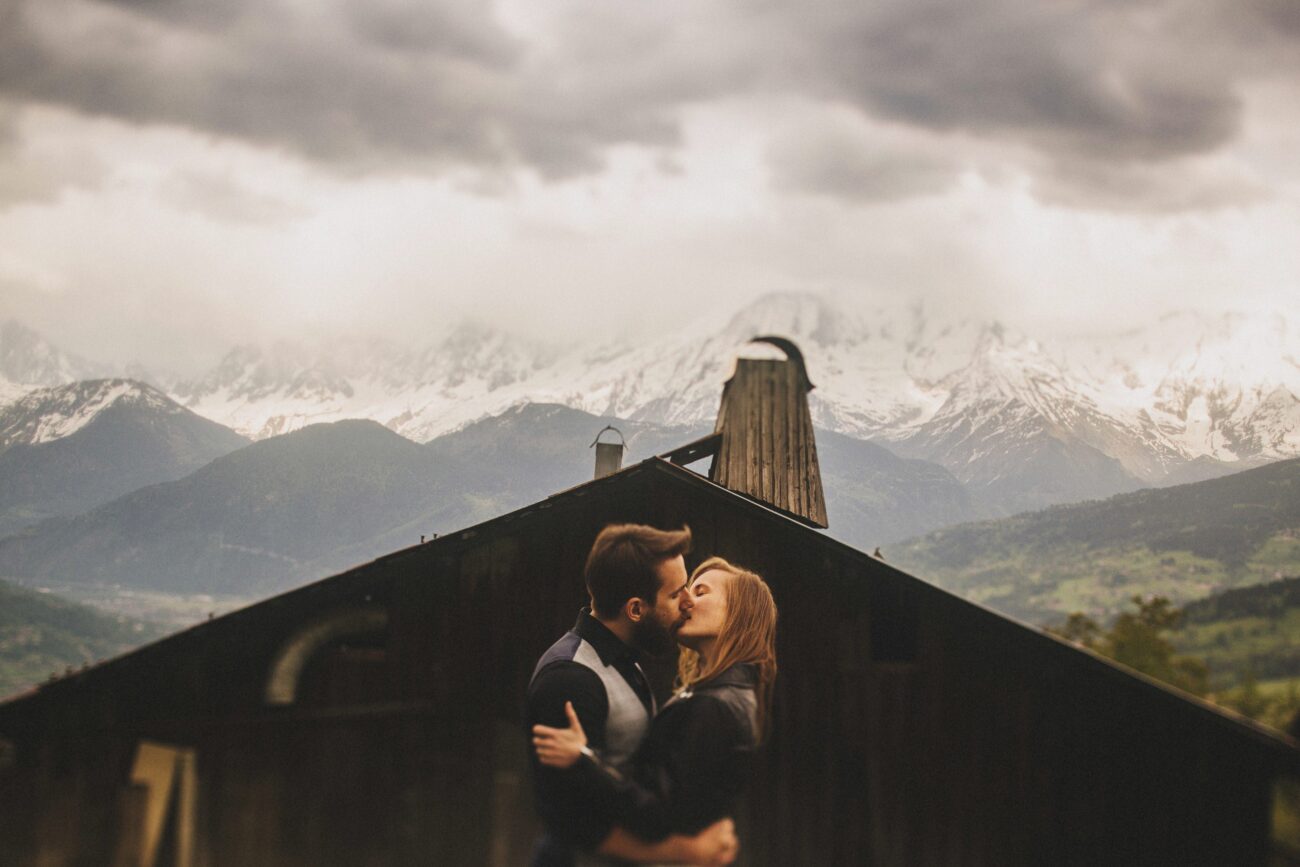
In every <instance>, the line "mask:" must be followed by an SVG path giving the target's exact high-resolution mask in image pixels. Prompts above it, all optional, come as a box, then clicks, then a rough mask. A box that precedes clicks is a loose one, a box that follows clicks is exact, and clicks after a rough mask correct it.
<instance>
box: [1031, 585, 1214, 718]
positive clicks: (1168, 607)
mask: <svg viewBox="0 0 1300 867" xmlns="http://www.w3.org/2000/svg"><path fill="white" fill-rule="evenodd" d="M1132 601H1133V603H1134V604H1135V605H1137V611H1136V612H1130V611H1125V612H1122V613H1121V614H1120V615H1119V616H1118V617H1116V618H1115V622H1114V623H1113V624H1112V625H1111V628H1110V629H1109V630H1106V631H1103V630H1102V629H1101V627H1100V626H1099V625H1098V624H1097V622H1096V621H1095V620H1093V619H1092V618H1091V617H1088V616H1087V615H1086V614H1083V613H1082V612H1078V611H1076V612H1075V613H1073V614H1071V615H1070V616H1069V618H1068V619H1067V620H1066V621H1065V623H1064V624H1062V625H1061V626H1055V627H1049V628H1048V630H1047V631H1048V632H1050V633H1052V634H1053V635H1057V636H1059V637H1061V638H1064V639H1066V640H1067V641H1073V642H1074V643H1076V644H1080V645H1082V646H1084V647H1087V648H1089V649H1090V650H1094V651H1096V652H1097V653H1100V654H1101V655H1103V656H1107V657H1110V658H1111V659H1113V660H1115V661H1116V662H1119V663H1123V664H1124V665H1127V666H1128V667H1129V668H1132V669H1135V670H1137V671H1140V672H1142V673H1143V674H1145V675H1148V676H1149V677H1154V678H1156V679H1157V680H1163V681H1164V682H1165V683H1169V684H1172V685H1174V686H1176V687H1178V688H1179V689H1182V690H1185V691H1187V692H1190V693H1192V694H1193V695H1205V693H1206V690H1207V689H1208V687H1209V669H1208V668H1207V667H1206V665H1205V662H1204V661H1202V660H1200V659H1196V658H1194V657H1190V656H1177V655H1175V654H1174V646H1173V645H1172V644H1170V643H1169V640H1168V639H1167V638H1166V637H1165V633H1166V632H1168V631H1169V630H1171V629H1173V628H1174V627H1176V626H1177V625H1178V623H1179V621H1180V620H1181V619H1182V616H1183V615H1182V612H1181V611H1179V610H1178V609H1176V608H1174V607H1173V605H1172V604H1171V603H1170V601H1169V600H1168V599H1166V598H1165V597H1163V596H1153V597H1151V598H1150V599H1143V598H1142V597H1141V596H1134V597H1133V600H1132Z"/></svg>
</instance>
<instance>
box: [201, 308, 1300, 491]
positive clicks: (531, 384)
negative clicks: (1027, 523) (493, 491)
mask: <svg viewBox="0 0 1300 867" xmlns="http://www.w3.org/2000/svg"><path fill="white" fill-rule="evenodd" d="M766 333H774V334H781V335H785V336H787V337H790V338H792V339H794V340H795V341H796V342H797V343H798V344H799V345H800V346H801V347H802V349H803V352H804V355H805V358H806V359H807V360H808V365H809V372H810V375H811V377H812V379H813V382H814V383H816V384H817V386H818V387H817V389H816V390H815V391H814V392H813V394H812V397H811V403H812V409H813V413H814V418H815V420H816V422H817V423H818V424H819V425H821V426H823V427H826V428H829V429H831V430H835V431H837V432H841V433H846V434H850V435H854V436H858V437H866V438H876V439H881V440H884V441H887V442H889V443H892V444H895V445H896V446H898V447H899V448H900V450H902V451H904V452H909V453H924V454H922V455H921V456H927V457H930V458H931V459H937V460H941V461H942V462H944V463H945V465H946V466H948V467H949V468H950V469H952V470H953V471H954V472H957V473H958V475H959V476H961V475H962V474H963V473H966V474H971V473H974V474H975V475H978V465H979V463H980V461H981V460H982V459H983V458H982V456H984V455H986V454H987V453H989V452H990V450H992V451H994V452H996V451H1001V450H1004V449H1006V448H1011V445H1012V444H1014V442H1016V441H1017V440H1019V441H1021V442H1028V441H1030V440H1034V439H1035V438H1037V437H1047V438H1051V439H1054V440H1057V441H1058V442H1060V443H1064V444H1066V445H1067V446H1068V449H1067V450H1074V452H1072V453H1073V454H1075V456H1076V457H1079V456H1080V455H1082V454H1083V453H1084V451H1088V450H1090V451H1093V452H1097V453H1099V454H1100V455H1102V456H1105V457H1106V458H1109V459H1111V460H1112V461H1114V462H1117V464H1118V466H1119V467H1120V468H1121V470H1122V473H1124V474H1126V475H1127V476H1128V477H1131V481H1132V483H1133V484H1135V485H1136V484H1139V483H1159V482H1161V481H1162V480H1165V479H1167V478H1171V477H1173V475H1175V474H1176V471H1177V470H1178V469H1179V467H1181V466H1182V465H1183V464H1185V463H1187V462H1188V461H1194V460H1197V459H1203V460H1209V461H1211V462H1214V463H1218V464H1223V465H1224V466H1225V467H1230V466H1233V465H1240V466H1243V467H1244V466H1248V465H1253V464H1255V463H1259V462H1262V461H1267V460H1275V459H1278V458H1282V457H1289V456H1294V455H1295V454H1297V453H1300V444H1298V443H1297V439H1298V438H1300V433H1298V431H1300V421H1298V420H1297V413H1298V412H1300V410H1298V409H1297V399H1296V395H1297V394H1300V362H1297V357H1300V334H1298V333H1297V330H1296V328H1295V327H1294V326H1292V325H1291V324H1290V323H1288V322H1287V321H1286V320H1285V318H1284V317H1282V316H1281V315H1280V314H1278V315H1273V316H1268V317H1254V318H1252V317H1245V316H1240V315H1234V316H1224V317H1204V316H1198V315H1195V314H1175V315H1171V316H1168V317H1165V318H1163V319H1161V320H1159V321H1157V322H1156V323H1154V324H1153V325H1152V326H1151V327H1149V328H1144V329H1140V330H1132V331H1129V332H1124V333H1119V334H1114V335H1080V336H1078V337H1074V338H1069V339H1056V340H1054V341H1053V342H1052V343H1051V344H1044V343H1043V342H1040V341H1039V340H1036V339H1034V338H1031V337H1029V336H1026V335H1023V334H1019V333H1017V332H1015V331H1013V330H1010V329H1007V328H1004V327H1003V326H1001V325H999V324H997V323H993V322H984V321H980V320H977V319H971V318H959V317H953V316H950V315H947V314H946V313H944V312H936V311H933V310H927V309H925V308H924V307H922V306H919V305H913V306H910V307H898V308H874V309H871V308H864V307H861V306H859V305H857V304H855V303H853V302H852V301H851V300H846V299H844V298H835V297H829V296H815V295H801V294H776V295H768V296H765V297H762V298H760V299H758V300H757V301H755V302H753V303H752V304H750V305H748V306H747V307H745V308H743V309H741V310H739V311H737V312H735V313H734V314H733V315H731V316H730V317H729V318H727V319H725V320H723V321H710V320H708V319H705V318H693V319H691V320H690V321H687V322H684V323H683V327H682V328H681V329H679V330H678V331H676V332H675V333H673V334H670V335H667V336H665V337H662V338H659V339H656V340H652V341H644V342H635V341H631V342H629V341H626V340H611V341H605V342H603V343H591V344H585V345H581V344H580V345H549V344H545V343H542V342H538V341H531V340H524V339H521V338H518V337H515V336H513V335H509V334H506V333H503V332H501V331H499V330H496V329H493V328H490V327H488V326H485V325H481V324H465V325H462V326H460V327H458V328H456V329H454V330H453V331H451V332H450V333H448V334H446V335H444V336H442V337H441V338H440V339H438V340H437V341H435V342H433V343H431V344H430V345H429V346H428V347H426V348H424V349H422V350H419V351H411V350H407V349H403V348H399V347H396V346H393V345H390V344H386V343H383V342H381V341H355V342H343V343H336V344H332V345H331V346H330V347H328V350H327V351H323V350H316V351H312V350H309V349H306V348H304V347H298V346H289V345H287V344H279V345H277V346H274V347H271V348H270V349H267V350H262V349H258V348H256V347H244V348H241V349H237V350H235V351H233V352H231V353H230V355H228V356H227V357H226V359H225V360H223V361H222V363H221V364H220V365H219V366H218V367H217V368H216V369H215V370H214V371H213V372H212V373H211V374H209V375H208V376H207V377H205V378H204V379H203V380H200V381H198V382H196V383H192V384H190V385H187V386H183V387H180V388H178V389H177V390H176V395H177V397H178V399H180V400H181V401H182V402H183V403H185V404H186V405H187V406H189V407H190V408H192V409H194V410H195V411H196V412H199V413H200V414H202V415H206V416H208V417H210V418H213V419H215V420H217V421H220V422H222V423H223V424H226V425H229V426H231V427H233V428H235V429H236V430H238V431H240V432H241V433H244V434H246V435H249V436H252V437H254V438H263V437H266V436H271V435H273V434H276V433H282V432H285V431H288V430H293V429H296V428H299V427H302V426H304V425H306V424H310V423H312V422H316V421H334V420H338V419H342V418H350V417H365V418H372V419H375V420H378V421H380V422H382V423H383V424H385V425H387V426H389V427H390V428H392V429H394V430H396V431H397V432H399V433H401V434H403V435H404V436H407V437H409V438H411V439H415V440H417V441H427V440H430V439H432V438H433V437H435V436H438V435H439V434H442V433H445V432H447V431H450V430H455V429H458V428H460V427H463V426H464V425H466V424H468V423H470V422H472V421H474V420H476V419H479V418H483V417H485V416H489V415H494V414H497V413H499V412H502V411H504V410H505V409H508V408H510V407H512V406H517V405H519V404H521V403H524V402H529V401H532V402H553V403H560V404H564V405H567V406H571V407H573V408H575V409H581V410H584V411H587V412H591V413H594V414H601V415H614V416H618V417H622V418H632V419H644V420H648V421H655V422H660V423H667V424H700V423H707V422H709V421H711V420H712V418H713V416H714V414H715V413H716V410H717V404H718V399H719V396H720V393H721V388H722V384H723V382H725V380H726V379H727V377H728V376H729V374H730V371H731V368H732V365H733V363H734V359H735V357H736V356H737V355H738V354H740V353H744V352H756V353H760V354H761V353H774V352H775V350H772V349H770V348H764V347H747V346H746V343H747V341H749V339H750V338H752V337H754V336H757V335H760V334H766ZM1026 426H1027V427H1026ZM963 431H966V433H962V432H963ZM971 432H977V433H975V434H972V433H971ZM999 437H1001V438H1003V439H1004V440H1005V443H1004V444H998V443H997V442H995V440H997V439H998V438H999ZM909 443H910V444H911V446H910V447H909V445H908V444H909ZM1011 451H1014V449H1013V448H1012V449H1011ZM1092 459H1093V458H1092V457H1089V458H1088V459H1087V460H1084V461H1083V464H1084V465H1090V463H1089V462H1090V461H1092ZM971 465H975V468H974V469H969V470H967V469H965V468H968V467H970V466H971ZM1225 471H1226V470H1225Z"/></svg>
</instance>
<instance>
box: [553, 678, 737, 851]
mask: <svg viewBox="0 0 1300 867" xmlns="http://www.w3.org/2000/svg"><path fill="white" fill-rule="evenodd" d="M569 716H570V726H569V728H567V729H551V728H547V727H545V726H538V727H535V728H534V730H533V731H534V737H533V742H534V744H535V746H536V748H537V754H538V757H539V759H540V760H541V762H542V763H543V764H547V765H550V766H552V767H571V769H572V773H574V774H575V775H577V776H579V777H580V778H581V780H582V786H583V788H584V789H586V790H587V791H593V792H598V793H599V797H600V799H601V802H602V803H603V804H606V805H607V806H608V807H609V809H610V814H611V815H613V816H614V817H615V820H616V823H617V824H618V825H621V826H622V827H623V828H624V829H625V830H627V831H630V832H631V833H632V834H634V835H636V836H637V837H640V838H642V839H644V840H651V841H654V840H662V839H663V838H665V837H666V836H668V834H669V833H671V832H673V831H683V830H687V831H689V830H694V829H697V828H701V827H703V826H704V825H705V824H707V823H708V822H711V821H713V820H715V819H717V818H718V816H719V815H720V814H721V812H722V811H724V810H725V809H726V807H727V806H728V805H729V801H730V798H731V796H733V795H734V794H735V793H734V791H729V790H730V789H732V788H734V785H733V784H734V782H735V781H732V780H730V777H731V776H734V774H732V773H729V769H730V768H731V766H732V764H733V763H734V762H735V760H736V750H737V748H738V747H739V746H741V745H742V744H743V743H745V741H746V738H745V735H744V733H743V732H742V731H741V729H740V725H739V721H738V720H737V719H736V717H735V715H734V714H733V713H732V712H731V711H730V710H729V709H728V708H727V707H726V706H725V705H723V704H722V702H720V701H717V700H716V699H713V698H711V697H708V696H696V697H694V698H692V699H690V700H688V701H686V702H682V703H680V704H676V705H672V706H669V707H668V708H666V709H665V710H664V711H663V713H661V714H660V716H659V717H658V718H656V720H655V729H656V730H655V733H654V735H653V737H654V738H655V740H656V741H657V744H658V747H659V748H658V749H655V750H650V751H648V752H643V753H642V754H640V755H639V756H638V765H637V766H636V768H635V769H634V772H633V773H632V774H621V773H619V772H618V771H617V770H615V769H614V768H612V767H610V766H609V765H607V764H606V763H605V762H603V761H602V760H601V759H600V756H599V755H598V754H595V753H592V752H591V751H590V750H587V749H585V738H584V737H583V736H582V727H581V723H580V722H578V721H577V720H576V719H575V717H576V713H573V712H570V713H569ZM579 756H581V759H580V760H579Z"/></svg>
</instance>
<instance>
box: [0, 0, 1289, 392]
mask: <svg viewBox="0 0 1300 867" xmlns="http://www.w3.org/2000/svg"><path fill="white" fill-rule="evenodd" d="M1298 153H1300V3H1297V2H1295V0H1167V2H1161V0H1125V2H1118V0H1042V2H1031V3H1026V2H1023V0H943V2H936V0H872V2H870V3H863V2H848V0H845V2H837V0H805V2H801V3H792V2H770V0H755V2H748V3H742V2H728V0H681V2H678V0H654V2H648V0H507V2H495V3H494V2H492V0H352V2H348V0H0V318H7V317H14V318H17V319H19V320H20V321H23V322H25V323H26V324H28V325H30V326H32V327H34V328H36V329H37V330H39V331H42V332H43V333H45V334H46V335H47V336H48V337H50V338H51V339H52V340H54V341H55V342H56V343H58V344H60V345H61V346H63V347H64V348H66V349H69V350H73V351H77V352H79V353H80V354H82V355H85V356H88V357H91V358H96V359H103V360H112V361H119V362H124V361H129V360H140V361H143V362H144V363H146V364H150V365H161V366H171V367H174V368H178V369H180V370H182V371H193V370H195V369H196V368H198V367H204V366H207V365H209V364H211V363H212V362H213V361H214V360H215V357H216V355H217V354H219V353H220V352H221V351H222V350H223V349H224V348H226V347H227V346H229V345H230V344H232V343H234V342H237V341H246V340H267V339H272V338H275V337H277V336H286V335H330V334H369V333H390V334H392V335H393V336H396V337H398V338H400V339H404V340H419V339H420V338H421V336H423V335H425V334H428V333H430V332H433V331H436V330H438V329H439V328H440V327H442V324H443V323H445V322H447V321H448V320H451V319H458V318H460V317H463V316H466V315H468V316H474V317H477V318H481V319H484V320H487V321H492V322H497V323H500V324H502V325H504V326H505V327H508V328H512V329H517V330H520V331H524V332H528V333H531V334H550V335H552V336H561V337H565V338H568V337H571V336H579V335H583V334H589V333H592V332H593V331H610V330H614V329H620V328H628V327H632V328H640V329H644V330H655V329H665V328H671V327H673V325H674V323H675V322H678V321H680V319H681V318H682V317H689V316H692V315H697V314H698V313H700V312H708V311H711V310H712V311H717V310H721V309H724V308H727V307H730V306H735V305H737V304H740V303H743V302H744V301H745V300H747V299H749V298H752V297H755V296H757V295H759V294H763V293H766V292H770V291H774V290H808V291H823V290H833V291H835V292H837V293H841V294H842V293H853V294H855V295H860V296H862V297H863V298H864V299H870V300H872V301H877V302H880V301H883V302H889V301H891V300H903V301H909V300H914V299H917V298H926V299H929V300H931V301H932V302H935V303H940V304H943V305H945V306H948V307H950V308H960V309H968V310H970V311H971V312H973V313H976V314H978V315H984V316H990V317H999V318H1002V319H1004V320H1007V321H1010V322H1012V324H1021V325H1024V326H1027V327H1031V328H1034V329H1035V330H1037V331H1040V332H1044V333H1051V332H1052V331H1053V330H1057V331H1060V330H1071V329H1094V328H1097V327H1103V326H1114V325H1117V324H1118V325H1127V324H1134V325H1136V324H1139V323H1140V322H1141V321H1142V320H1144V319H1146V318H1149V317H1153V316H1154V315H1156V314H1158V313H1161V312H1164V311H1166V310H1170V309H1179V308H1190V309H1197V310H1213V311H1217V310H1221V309H1258V308H1266V309H1267V308H1278V309H1285V308H1287V307H1288V306H1293V302H1292V301H1291V299H1293V298H1295V297H1297V291H1298V290H1300V159H1297V158H1296V154H1298Z"/></svg>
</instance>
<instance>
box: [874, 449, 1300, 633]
mask: <svg viewBox="0 0 1300 867" xmlns="http://www.w3.org/2000/svg"><path fill="white" fill-rule="evenodd" d="M885 554H886V557H887V558H888V560H889V562H891V563H894V564H897V565H899V566H900V567H901V568H903V569H905V570H907V571H909V572H912V573H913V574H916V575H918V576H920V577H922V578H925V579H926V580H929V581H932V582H934V583H937V584H939V585H941V586H943V587H946V588H948V589H951V590H953V591H954V592H957V593H960V594H962V595H963V596H966V597H967V598H970V599H973V600H976V601H979V602H982V603H984V604H986V605H989V606H990V607H993V608H996V609H999V610H1002V611H1005V612H1007V613H1009V614H1012V615H1013V616H1016V617H1019V618H1021V619H1024V620H1028V621H1030V622H1033V623H1039V624H1043V623H1050V622H1056V621H1059V620H1061V619H1063V618H1064V617H1065V616H1066V615H1067V614H1069V613H1071V612H1074V611H1082V612H1085V613H1087V614H1088V615H1090V616H1092V617H1094V618H1097V619H1106V618H1109V617H1111V616H1113V615H1114V614H1115V613H1116V612H1118V611H1119V610H1120V609H1122V608H1123V607H1124V605H1125V603H1126V602H1127V601H1128V600H1129V599H1130V598H1131V597H1132V596H1134V595H1135V594H1143V595H1151V594H1160V595H1162V596H1165V597H1167V598H1169V599H1170V600H1172V601H1173V602H1174V603H1175V604H1178V605H1183V604H1185V603H1187V602H1190V601H1193V600H1196V599H1201V598H1204V597H1206V596H1209V595H1211V594H1213V593H1216V592H1219V591H1222V590H1226V589H1231V588H1235V587H1244V586H1248V585H1252V584H1259V583H1263V582H1267V581H1273V580H1277V579H1280V578H1282V577H1284V576H1286V575H1296V574H1300V460H1289V461H1281V462H1278V463H1275V464H1270V465H1268V466H1264V467H1259V468H1256V469H1253V470H1247V471H1246V472H1242V473H1238V474H1236V475H1232V476H1226V477H1223V478H1219V479H1213V480H1210V481H1205V482H1197V483H1195V484H1189V485H1179V486H1177V487H1172V488H1161V489H1155V490H1145V491H1138V492H1136V493H1132V494H1122V495H1120V496H1117V497H1112V498H1110V499H1108V500H1102V501H1095V502H1088V503H1082V504H1078V505H1072V506H1057V507H1053V508H1050V509H1044V510H1042V511H1039V512H1031V513H1027V514H1023V515H1017V516H1014V517H1011V518H1005V519H1002V520H996V521H983V522H979V523H973V524H963V525H961V526H958V527H952V528H949V529H946V530H940V531H938V532H935V533H931V534H929V535H927V536H924V537H921V538H919V539H914V540H911V541H909V542H904V543H900V544H899V545H897V546H894V547H892V548H889V549H887V550H886V552H885Z"/></svg>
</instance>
